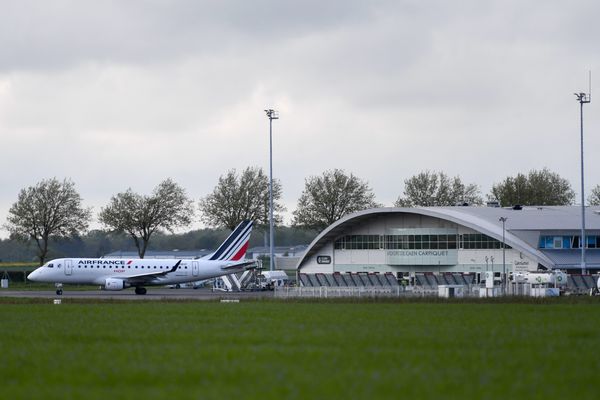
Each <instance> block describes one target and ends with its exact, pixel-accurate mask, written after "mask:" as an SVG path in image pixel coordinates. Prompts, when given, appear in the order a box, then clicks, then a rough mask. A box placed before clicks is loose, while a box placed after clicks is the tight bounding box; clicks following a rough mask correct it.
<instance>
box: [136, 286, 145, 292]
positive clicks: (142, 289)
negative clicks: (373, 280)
mask: <svg viewBox="0 0 600 400" xmlns="http://www.w3.org/2000/svg"><path fill="white" fill-rule="evenodd" d="M135 294H146V288H143V287H141V286H136V287H135Z"/></svg>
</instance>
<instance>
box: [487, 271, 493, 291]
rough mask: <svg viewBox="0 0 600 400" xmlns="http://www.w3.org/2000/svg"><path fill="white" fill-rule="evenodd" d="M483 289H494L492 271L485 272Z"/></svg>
mask: <svg viewBox="0 0 600 400" xmlns="http://www.w3.org/2000/svg"><path fill="white" fill-rule="evenodd" d="M485 287H486V288H487V289H493V288H494V271H485Z"/></svg>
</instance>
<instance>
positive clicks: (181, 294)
mask: <svg viewBox="0 0 600 400" xmlns="http://www.w3.org/2000/svg"><path fill="white" fill-rule="evenodd" d="M146 289H147V290H148V292H147V293H146V294H145V295H137V294H135V292H134V291H133V289H125V290H119V291H106V290H80V289H74V290H69V287H68V286H64V287H63V294H62V295H60V296H59V295H57V294H56V292H55V291H54V290H40V291H36V290H10V289H0V297H13V298H38V299H39V298H47V299H100V300H123V301H135V300H155V301H168V300H205V301H215V300H240V301H241V300H243V299H247V300H248V299H262V298H273V292H272V291H256V292H223V291H219V290H215V291H213V290H211V289H205V288H203V289H166V288H152V287H146Z"/></svg>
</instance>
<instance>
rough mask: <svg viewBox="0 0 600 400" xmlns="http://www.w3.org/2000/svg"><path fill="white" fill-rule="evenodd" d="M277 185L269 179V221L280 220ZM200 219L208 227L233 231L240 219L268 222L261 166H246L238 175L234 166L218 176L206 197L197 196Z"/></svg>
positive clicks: (266, 190) (266, 185)
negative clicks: (270, 201) (199, 197)
mask: <svg viewBox="0 0 600 400" xmlns="http://www.w3.org/2000/svg"><path fill="white" fill-rule="evenodd" d="M281 192H282V190H281V184H280V183H279V182H278V181H277V180H273V209H274V210H273V220H274V222H276V223H281V220H282V218H281V214H280V213H281V212H283V211H284V210H285V208H284V207H283V205H281V204H280V203H279V202H278V201H279V200H280V199H281ZM199 207H200V212H201V214H202V217H201V218H202V221H203V222H205V223H206V224H208V225H210V226H225V227H227V228H229V229H230V230H233V229H234V228H235V227H236V226H237V225H238V224H239V223H240V221H243V220H246V219H249V220H252V221H254V222H255V223H257V224H259V225H267V224H268V223H269V179H268V177H267V176H266V175H265V174H264V172H263V170H262V168H258V167H248V168H246V169H245V170H244V171H243V172H242V174H241V175H238V174H237V172H236V170H235V169H232V170H229V171H228V172H227V173H226V174H225V175H221V176H220V177H219V183H218V184H217V186H215V189H214V190H213V192H212V193H211V194H209V195H208V196H206V197H204V198H202V199H200V204H199Z"/></svg>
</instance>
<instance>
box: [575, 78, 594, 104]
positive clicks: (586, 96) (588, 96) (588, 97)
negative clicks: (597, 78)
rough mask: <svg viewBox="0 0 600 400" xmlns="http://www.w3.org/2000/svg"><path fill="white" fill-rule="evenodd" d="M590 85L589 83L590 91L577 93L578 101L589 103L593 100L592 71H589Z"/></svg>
mask: <svg viewBox="0 0 600 400" xmlns="http://www.w3.org/2000/svg"><path fill="white" fill-rule="evenodd" d="M588 85H589V86H588V87H589V92H588V93H584V92H579V93H575V97H577V101H578V102H579V103H581V104H587V103H591V102H592V71H589V76H588Z"/></svg>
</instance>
